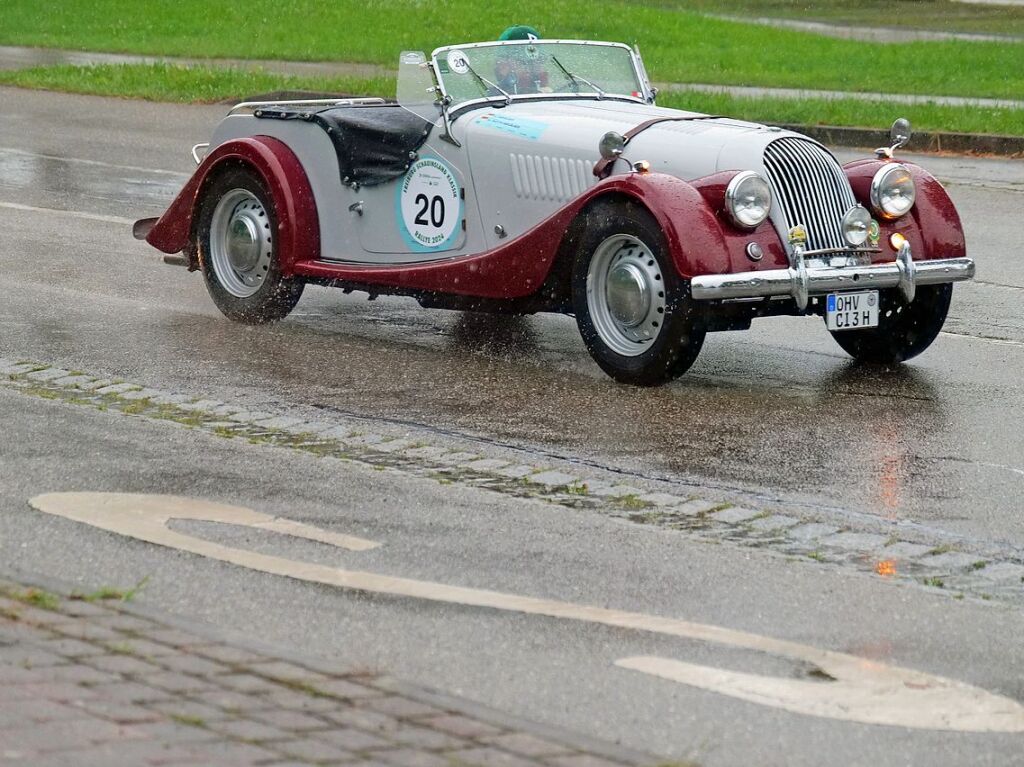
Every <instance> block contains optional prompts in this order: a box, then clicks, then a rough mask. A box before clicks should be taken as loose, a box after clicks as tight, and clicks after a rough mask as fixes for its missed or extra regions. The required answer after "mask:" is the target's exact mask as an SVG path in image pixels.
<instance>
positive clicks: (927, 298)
mask: <svg viewBox="0 0 1024 767" xmlns="http://www.w3.org/2000/svg"><path fill="white" fill-rule="evenodd" d="M952 295H953V284H952V283H945V284H943V285H922V286H921V287H919V288H917V293H916V295H915V297H914V300H913V301H912V302H910V303H907V301H906V300H905V299H904V298H903V296H902V295H901V294H900V293H899V292H897V291H895V290H887V291H883V292H882V293H881V294H880V295H879V297H878V301H879V306H878V327H877V328H870V329H868V330H842V331H838V332H833V333H832V337H833V338H834V339H836V343H837V344H839V345H840V346H841V347H843V350H844V351H845V352H846V353H847V354H849V355H850V356H851V357H853V358H854V359H855V360H858V361H860V362H869V363H873V364H878V365H892V364H895V363H898V362H903V361H904V360H909V359H911V358H912V357H916V356H917V355H918V354H920V353H921V352H923V351H924V350H925V349H927V348H928V347H929V346H931V344H932V341H934V340H935V339H936V337H937V336H938V335H939V331H940V330H942V325H943V323H945V321H946V315H947V314H948V313H949V300H950V298H951V297H952Z"/></svg>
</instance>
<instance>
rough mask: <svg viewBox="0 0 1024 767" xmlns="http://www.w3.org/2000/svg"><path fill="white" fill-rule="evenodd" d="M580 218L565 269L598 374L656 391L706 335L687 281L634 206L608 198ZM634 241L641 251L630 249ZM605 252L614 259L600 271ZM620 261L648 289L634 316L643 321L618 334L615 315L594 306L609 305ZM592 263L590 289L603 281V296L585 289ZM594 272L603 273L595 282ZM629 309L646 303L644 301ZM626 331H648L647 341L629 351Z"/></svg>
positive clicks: (690, 359)
mask: <svg viewBox="0 0 1024 767" xmlns="http://www.w3.org/2000/svg"><path fill="white" fill-rule="evenodd" d="M584 216H585V219H584V220H582V221H580V222H578V223H579V224H580V226H579V231H580V235H579V237H578V242H577V247H576V253H575V259H574V262H573V269H572V303H573V311H574V312H575V314H576V324H577V326H578V327H579V330H580V335H581V336H582V337H583V343H584V344H585V345H586V347H587V350H588V351H589V352H590V355H591V356H592V357H593V358H594V361H595V362H597V364H598V365H599V366H600V367H601V369H602V370H604V371H605V372H606V373H607V374H608V375H609V376H611V377H612V378H614V379H615V380H616V381H619V382H621V383H627V384H633V385H635V386H658V385H660V384H664V383H667V382H669V381H672V380H673V379H675V378H678V377H679V376H681V375H682V374H683V373H685V372H686V371H687V370H688V369H689V368H690V366H691V365H692V364H693V363H694V361H695V360H696V359H697V355H698V354H700V349H701V346H702V345H703V343H704V336H705V332H706V331H705V327H704V323H703V322H702V320H701V317H700V315H699V313H698V312H697V310H696V308H695V306H694V304H693V301H692V299H691V298H690V295H689V283H688V282H687V281H686V280H684V279H682V278H681V277H680V276H679V275H678V274H677V273H676V270H675V266H674V264H673V263H672V259H671V257H670V256H669V251H668V245H667V244H666V243H665V237H664V235H663V234H662V232H661V228H660V227H659V226H658V223H657V221H656V220H655V219H654V217H653V216H652V215H651V214H650V212H648V211H647V209H646V208H644V207H643V206H641V205H639V204H637V203H634V202H618V201H611V200H609V201H601V202H598V203H596V204H595V205H594V206H593V207H592V208H590V209H589V210H588V211H586V213H584ZM636 242H638V243H640V244H641V245H642V246H643V248H635V249H634V250H629V249H630V248H633V245H634V244H635V243H636ZM615 248H618V250H614V249H615ZM644 249H646V250H644ZM608 250H613V252H614V255H612V256H611V257H610V258H611V259H612V260H611V261H610V262H609V263H610V266H609V268H608V269H607V270H605V269H603V266H602V265H603V264H604V262H605V260H606V259H607V258H609V257H608V256H606V255H605V254H606V252H607V251H608ZM623 253H625V254H626V255H625V256H623V255H622V254H623ZM623 259H626V261H629V260H631V262H630V263H632V262H635V263H636V264H638V266H639V271H640V272H642V275H643V278H644V279H642V280H640V281H639V282H637V283H636V284H637V285H651V286H653V290H652V291H651V292H650V294H649V296H650V298H651V301H650V302H648V304H647V305H646V306H647V308H646V309H638V310H637V316H640V315H643V317H644V319H643V320H641V321H638V324H637V326H636V328H632V327H631V328H627V329H625V330H623V328H624V327H625V326H624V325H623V323H622V322H621V321H620V320H619V319H618V318H617V315H615V313H614V312H611V311H605V310H603V309H602V305H601V304H600V302H601V301H604V306H611V305H612V304H613V302H612V300H611V299H610V298H609V297H608V295H609V294H608V292H607V285H608V283H610V282H611V278H610V275H611V272H612V271H614V268H615V265H616V264H619V266H620V267H621V266H622V265H623V264H625V263H626V261H624V260H623ZM592 266H593V269H594V273H593V281H594V283H595V287H598V283H602V282H603V283H604V284H605V287H606V290H605V291H604V292H601V291H599V290H594V291H591V289H590V279H591V276H592V272H591V270H592ZM628 268H633V266H632V265H630V266H629V267H628ZM601 273H606V274H608V275H609V276H608V277H607V278H602V277H601V276H600V274H601ZM591 293H593V296H594V297H593V298H591ZM641 293H643V294H644V295H647V294H646V293H645V292H644V291H643V290H642V289H638V292H637V295H640V294H641ZM602 296H603V298H602ZM592 300H593V301H594V302H595V303H594V305H593V309H594V311H592V305H591V301H592ZM636 305H637V306H640V307H643V306H645V304H643V303H640V304H636ZM602 318H604V319H602ZM609 322H610V323H611V324H610V325H609ZM627 333H628V334H636V333H648V334H650V338H647V339H645V340H643V341H640V342H636V343H635V345H632V346H631V344H630V342H631V341H632V340H633V339H632V338H627V337H626V334H627ZM627 347H628V348H627ZM624 352H626V353H624Z"/></svg>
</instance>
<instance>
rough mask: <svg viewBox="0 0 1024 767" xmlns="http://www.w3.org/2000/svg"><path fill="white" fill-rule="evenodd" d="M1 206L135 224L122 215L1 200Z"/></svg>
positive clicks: (92, 219) (109, 222)
mask: <svg viewBox="0 0 1024 767" xmlns="http://www.w3.org/2000/svg"><path fill="white" fill-rule="evenodd" d="M0 208H8V209H9V210H22V211H25V212H27V213H50V214H56V215H59V216H70V217H72V218H81V219H84V220H86V221H102V222H104V223H107V224H118V225H121V226H132V225H134V224H135V219H131V218H121V217H120V216H104V215H101V214H99V213H83V212H82V211H80V210H62V209H61V208H37V207H36V206H35V205H22V204H21V203H17V202H0Z"/></svg>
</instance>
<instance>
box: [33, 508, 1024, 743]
mask: <svg viewBox="0 0 1024 767" xmlns="http://www.w3.org/2000/svg"><path fill="white" fill-rule="evenodd" d="M29 503H30V504H31V505H32V506H33V507H34V508H36V509H38V510H39V511H42V512H45V513H47V514H53V515H55V516H60V517H64V518H66V519H70V520H74V521H76V522H80V523H83V524H86V525H90V526H92V527H96V528H99V529H101V530H107V531H109V532H112V533H117V534H119V535H124V536H127V537H130V538H135V539H137V540H141V541H146V542H149V543H153V544H156V545H159V546H167V547H169V548H172V549H177V550H179V551H186V552H190V553H192V554H198V555H200V556H205V557H209V558H211V559H216V560H219V561H222V562H228V563H230V564H235V565H238V566H241V567H246V568H249V569H251V570H257V571H260V572H265V573H271V574H274V575H281V576H284V577H288V578H295V579H298V580H304V581H308V582H311V583H321V584H325V585H330V586H338V587H340V588H343V589H352V590H356V591H362V592H367V593H372V594H387V595H391V596H399V597H408V598H413V599H422V600H427V601H431V602H441V603H446V604H456V605H463V606H473V607H484V608H490V609H494V610H503V611H508V612H516V613H524V614H527V615H539V616H545V617H549V618H559V619H563V620H573V621H581V622H585V623H594V624H601V625H604V626H613V627H616V628H625V629H631V630H635V631H642V632H648V633H655V634H663V635H667V636H675V637H684V638H687V639H695V640H699V641H704V642H711V643H714V644H720V645H726V646H729V647H739V648H743V649H747V650H753V651H756V652H761V653H766V654H769V655H774V656H777V657H781V658H786V659H789V660H793V661H797V662H800V663H806V664H811V665H812V666H813V667H814V668H816V669H817V670H818V671H819V676H820V679H817V680H815V681H805V680H798V679H792V678H783V677H771V676H759V675H754V674H744V673H740V672H734V671H728V670H725V669H718V668H713V667H709V666H697V665H693V664H687V663H682V662H680V661H675V660H670V659H666V658H650V657H636V658H624V659H620V660H619V661H617V663H616V665H618V666H620V667H622V668H627V669H631V670H634V671H640V672H643V673H647V674H652V675H654V676H658V677H661V678H664V679H669V680H672V681H676V682H680V683H683V684H687V685H691V686H695V687H699V688H701V689H706V690H712V691H714V692H717V693H721V694H723V695H728V696H731V697H734V698H738V699H741V700H745V701H749V702H753V703H759V704H761V705H765V706H771V707H775V708H782V709H785V710H787V711H792V712H796V713H800V714H807V715H810V716H817V717H825V718H829V719H838V720H845V721H853V722H862V723H867V724H882V725H892V726H901V727H913V728H919V729H931V730H953V731H961V732H1024V706H1021V705H1020V704H1019V703H1017V702H1015V701H1013V700H1011V699H1009V698H1006V697H1003V696H1000V695H995V694H993V693H990V692H988V691H986V690H982V689H981V688H978V687H974V686H972V685H968V684H965V683H963V682H958V681H955V680H952V679H947V678H944V677H939V676H933V675H931V674H925V673H922V672H919V671H913V670H911V669H905V668H900V667H898V666H891V665H887V664H884V663H879V662H877V661H871V660H868V659H866V658H858V657H857V656H854V655H848V654H846V653H840V652H834V651H831V650H822V649H820V648H816V647H811V646H809V645H803V644H798V643H796V642H789V641H786V640H781V639H774V638H771V637H767V636H762V635H759V634H753V633H749V632H743V631H734V630H732V629H727V628H724V627H721V626H714V625H710V624H701V623H692V622H689V621H684V620H679V619H677V618H669V617H663V616H655V615H645V614H643V613H634V612H627V611H623V610H613V609H608V608H601V607H592V606H588V605H580V604H574V603H571V602H559V601H555V600H550V599H540V598H536V597H527V596H520V595H516V594H507V593H502V592H498V591H489V590H483V589H473V588H467V587H461V586H450V585H447V584H443V583H432V582H429V581H419V580H412V579H409V578H399V577H395V576H390V575H381V574H377V573H369V572H360V571H355V570H343V569H340V568H336V567H330V566H326V565H319V564H314V563H310V562H298V561H294V560H290V559H285V558H283V557H277V556H272V555H268V554H262V553H259V552H255V551H246V550H243V549H236V548H232V547H230V546H224V545H222V544H219V543H214V542H212V541H207V540H204V539H202V538H197V537H194V536H191V535H187V534H184V533H181V532H177V531H174V530H171V529H170V528H169V527H168V523H169V522H170V521H171V520H172V519H183V520H193V521H206V522H220V523H225V524H234V525H241V526H245V527H257V528H260V529H278V530H279V531H281V532H284V533H285V534H292V535H293V534H294V531H295V530H296V529H297V528H295V527H293V526H290V525H284V526H283V527H282V526H281V524H280V523H281V522H282V520H279V519H278V518H275V517H272V516H270V515H268V514H262V513H260V512H257V511H254V510H252V509H248V508H243V507H239V506H228V505H224V504H217V503H210V502H207V501H202V500H196V499H188V498H181V497H177V496H162V495H136V494H124V493H50V494H46V495H40V496H36V497H35V498H32V499H31V500H30V501H29ZM301 527H302V528H304V529H305V532H306V533H310V534H311V535H315V536H317V537H314V538H313V539H314V540H321V541H324V542H328V541H326V540H325V538H326V536H325V535H321V533H311V532H310V529H308V528H306V526H301ZM324 532H326V531H324ZM302 537H310V535H303V536H302ZM360 540H362V539H360ZM365 543H369V542H365Z"/></svg>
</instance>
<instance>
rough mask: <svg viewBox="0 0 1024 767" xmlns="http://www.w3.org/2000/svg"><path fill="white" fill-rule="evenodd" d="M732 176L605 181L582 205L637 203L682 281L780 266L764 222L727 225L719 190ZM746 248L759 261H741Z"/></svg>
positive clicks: (782, 255)
mask: <svg viewBox="0 0 1024 767" xmlns="http://www.w3.org/2000/svg"><path fill="white" fill-rule="evenodd" d="M737 172H738V171H726V172H723V173H716V174H714V175H712V176H706V177H704V178H700V179H697V180H695V181H690V182H688V181H683V180H682V179H680V178H678V177H676V176H670V175H667V174H664V173H630V174H626V175H618V176H611V177H609V178H607V179H605V180H604V181H602V182H601V183H600V184H597V185H596V186H594V187H593V188H592V189H591V190H590V192H589V194H588V195H587V198H588V200H587V201H590V200H593V199H595V198H599V197H603V196H605V195H608V194H613V193H614V194H618V195H625V196H628V197H632V198H633V199H635V200H637V201H638V202H639V203H641V204H642V205H643V206H644V207H646V208H647V210H649V211H650V212H651V215H653V216H654V217H655V219H656V220H657V221H658V224H659V226H660V227H661V230H662V232H663V233H664V235H665V241H666V243H667V244H668V248H669V252H670V253H671V255H672V260H673V263H674V264H675V267H676V271H678V273H679V274H680V276H682V277H685V278H686V279H690V278H692V277H695V276H697V275H702V274H729V273H732V272H740V271H744V272H746V271H759V270H762V269H777V268H780V267H784V266H786V265H787V263H788V261H787V258H786V251H785V248H784V247H783V245H782V242H781V240H779V236H778V234H777V233H776V231H775V229H774V227H773V226H772V224H771V222H770V221H769V220H765V221H764V222H763V223H762V224H761V225H760V226H758V227H757V228H756V229H753V230H741V229H738V228H737V227H736V226H734V225H733V224H732V223H731V221H729V219H728V217H727V214H726V213H725V209H724V205H725V188H726V186H727V185H728V183H729V181H730V180H731V179H732V177H733V176H734V175H736V173H737ZM751 242H756V243H757V244H759V245H760V246H761V250H762V252H763V253H764V256H763V258H762V259H761V260H760V261H752V260H751V259H749V258H748V257H747V255H746V248H747V245H748V244H749V243H751Z"/></svg>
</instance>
